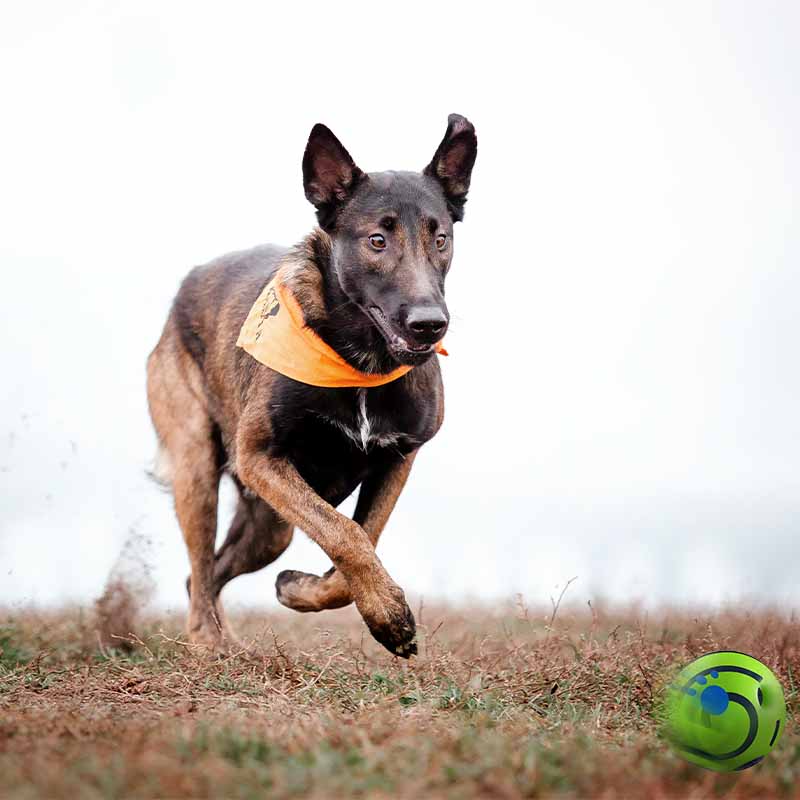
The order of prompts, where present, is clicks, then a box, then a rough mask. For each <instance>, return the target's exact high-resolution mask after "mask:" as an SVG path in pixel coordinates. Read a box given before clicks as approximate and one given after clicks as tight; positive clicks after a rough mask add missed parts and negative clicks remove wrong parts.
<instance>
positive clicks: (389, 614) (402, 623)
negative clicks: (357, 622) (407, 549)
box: [356, 583, 417, 658]
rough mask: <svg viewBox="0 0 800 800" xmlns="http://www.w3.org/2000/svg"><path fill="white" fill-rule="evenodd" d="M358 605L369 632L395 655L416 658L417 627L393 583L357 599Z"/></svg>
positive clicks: (401, 592)
mask: <svg viewBox="0 0 800 800" xmlns="http://www.w3.org/2000/svg"><path fill="white" fill-rule="evenodd" d="M356 605H357V606H358V610H359V611H360V612H361V616H362V617H363V618H364V622H365V623H366V624H367V627H368V628H369V632H370V633H371V634H372V635H373V636H374V637H375V639H376V640H377V641H378V642H380V643H381V644H382V645H383V646H384V647H385V648H386V649H387V650H388V651H389V652H390V653H391V654H392V655H395V656H400V657H401V658H408V657H409V656H414V655H416V654H417V642H416V635H417V625H416V622H415V621H414V615H413V614H412V613H411V609H410V608H409V607H408V603H406V598H405V595H404V594H403V590H402V589H401V588H400V587H399V586H397V585H396V584H393V583H390V584H389V585H387V586H381V587H380V588H379V589H378V590H377V591H376V590H374V589H373V591H371V592H368V593H366V594H362V595H361V596H360V597H358V596H357V597H356Z"/></svg>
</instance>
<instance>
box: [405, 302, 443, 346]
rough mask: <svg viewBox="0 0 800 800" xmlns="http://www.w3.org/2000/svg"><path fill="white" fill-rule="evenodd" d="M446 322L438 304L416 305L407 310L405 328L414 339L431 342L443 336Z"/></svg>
mask: <svg viewBox="0 0 800 800" xmlns="http://www.w3.org/2000/svg"><path fill="white" fill-rule="evenodd" d="M448 322H449V319H448V317H447V314H445V312H444V311H443V310H442V309H441V307H440V306H417V307H415V308H412V309H411V310H410V311H409V312H408V316H407V317H406V328H407V330H408V332H409V333H410V334H411V336H412V337H413V338H414V339H415V340H416V341H418V342H422V343H425V344H433V342H438V341H439V339H441V338H442V336H444V332H445V330H447V323H448Z"/></svg>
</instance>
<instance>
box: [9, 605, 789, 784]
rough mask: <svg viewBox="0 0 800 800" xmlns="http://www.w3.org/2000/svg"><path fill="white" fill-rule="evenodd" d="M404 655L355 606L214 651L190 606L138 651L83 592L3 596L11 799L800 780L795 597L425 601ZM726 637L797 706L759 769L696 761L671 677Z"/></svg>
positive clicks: (269, 623)
mask: <svg viewBox="0 0 800 800" xmlns="http://www.w3.org/2000/svg"><path fill="white" fill-rule="evenodd" d="M421 611H422V613H419V612H418V614H417V616H418V620H420V621H421V625H420V636H419V643H420V648H419V650H420V655H419V657H418V658H416V659H414V660H412V661H411V662H410V663H408V662H404V661H400V660H395V659H392V658H391V657H390V656H389V655H388V654H387V653H386V652H385V651H384V650H382V649H381V648H380V647H379V646H377V645H376V644H374V643H373V642H372V640H371V639H369V637H368V635H365V632H364V627H363V624H362V623H361V621H360V619H359V618H358V616H357V615H356V614H355V612H354V611H353V610H352V609H344V610H342V611H338V612H328V613H326V614H321V615H305V616H302V615H298V614H293V613H292V612H289V611H286V612H284V611H275V612H271V613H256V612H246V613H244V612H243V613H239V614H238V615H232V616H233V619H234V622H235V623H237V626H238V629H239V631H240V632H241V633H243V634H244V635H245V636H246V637H247V638H248V639H249V640H250V641H252V642H253V648H252V651H251V652H247V653H240V654H236V655H233V656H231V657H228V658H225V659H221V660H208V659H206V658H203V657H202V656H201V655H200V654H198V653H196V652H193V650H192V648H191V647H188V646H186V645H185V644H184V643H183V642H182V639H181V634H180V630H181V624H182V620H180V619H179V618H176V617H151V618H143V619H142V620H141V621H140V622H139V623H138V629H137V630H136V631H134V632H133V633H134V634H135V637H129V638H130V642H131V644H132V649H131V650H130V652H124V651H123V650H121V649H120V650H114V649H109V648H108V647H107V646H106V644H105V643H104V641H103V638H102V636H101V637H100V638H98V626H97V620H96V617H95V616H94V614H93V613H91V612H82V611H81V610H79V609H70V610H63V611H59V612H52V611H50V612H37V611H35V610H25V611H9V610H6V611H4V612H1V613H0V647H2V654H1V655H0V797H3V798H6V797H14V798H28V797H31V798H33V797H54V798H115V797H236V798H239V797H241V798H247V797H254V798H255V797H265V796H266V797H312V798H322V797H325V798H328V797H349V796H367V795H368V796H374V797H398V796H400V797H452V798H465V797H466V798H468V797H492V798H494V797H497V798H506V797H509V798H511V797H552V796H558V797H602V798H628V797H648V798H652V799H653V800H656V798H666V797H670V798H671V797H680V798H694V797H722V796H725V797H732V798H744V797H775V796H779V797H792V796H795V795H796V794H798V793H799V792H798V790H797V789H796V788H795V786H796V784H797V778H798V774H799V773H800V744H799V742H798V737H797V729H796V725H795V720H794V711H795V703H796V692H795V676H796V675H797V670H798V668H800V636H798V629H797V626H796V625H795V624H794V622H793V621H792V620H789V619H786V618H784V617H782V616H780V615H779V614H777V613H773V612H766V611H759V612H753V613H745V612H742V611H736V610H731V611H726V612H720V613H713V614H706V613H702V614H700V613H697V614H693V613H689V612H676V611H672V612H662V613H658V614H655V613H650V614H649V615H648V614H645V613H644V612H641V611H638V610H637V609H635V608H634V609H628V610H625V611H610V610H602V609H601V610H598V609H594V610H592V609H588V608H587V609H572V610H570V609H561V611H560V612H559V614H558V616H557V618H556V620H555V623H554V625H553V626H552V627H551V626H549V625H548V621H549V618H550V616H551V613H550V612H537V613H533V612H529V611H526V610H525V609H522V608H517V607H514V606H508V607H503V608H495V609H486V608H483V609H481V608H475V609H452V608H451V609H447V608H424V609H422V610H421ZM720 648H733V649H738V650H744V651H747V652H751V653H753V654H754V655H757V656H758V657H760V658H761V659H762V660H764V661H765V662H766V663H767V664H768V665H769V666H770V667H772V668H773V669H774V670H775V671H776V673H777V674H778V676H779V677H780V679H781V680H782V682H783V685H784V687H785V690H786V694H787V699H788V703H789V721H788V726H787V731H786V735H785V736H784V737H783V740H782V741H781V743H780V746H779V748H778V750H777V751H776V752H775V753H773V754H772V755H771V756H770V757H769V758H768V759H767V760H766V761H765V762H764V763H763V764H762V765H760V766H758V767H756V768H755V769H752V770H750V771H748V772H746V773H741V774H736V775H716V774H713V773H709V772H706V771H703V770H701V769H699V768H696V767H693V766H690V765H688V764H684V763H683V762H681V761H680V760H678V759H677V758H676V757H675V756H674V755H672V753H671V752H670V751H669V749H668V748H667V747H666V746H665V745H664V744H663V742H662V741H661V740H660V739H659V738H658V736H657V732H656V728H655V723H654V721H653V716H652V711H653V705H654V696H655V695H656V693H657V687H658V685H659V683H660V682H661V680H662V679H663V677H664V676H665V674H666V671H667V670H668V669H669V668H670V666H671V665H673V664H674V663H676V662H685V661H687V660H689V659H691V658H692V657H694V656H697V655H699V654H701V653H702V652H704V651H708V650H716V649H720Z"/></svg>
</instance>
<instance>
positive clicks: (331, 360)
mask: <svg viewBox="0 0 800 800" xmlns="http://www.w3.org/2000/svg"><path fill="white" fill-rule="evenodd" d="M282 272H283V270H282V269H279V270H278V272H277V273H275V276H274V277H273V278H272V280H271V281H270V282H269V283H268V284H267V285H266V286H265V287H264V290H263V291H262V292H261V294H260V295H259V296H258V300H256V302H255V303H254V304H253V307H252V308H251V309H250V313H249V314H248V315H247V319H246V320H245V322H244V325H242V330H241V332H240V333H239V339H238V341H237V342H236V345H237V346H238V347H241V348H242V349H243V350H245V351H246V352H248V353H250V355H251V356H253V358H255V359H256V361H260V362H261V363H262V364H265V365H266V366H268V367H269V368H270V369H274V370H275V371H276V372H280V373H281V374H282V375H286V376H287V377H288V378H292V379H293V380H296V381H300V382H301V383H308V384H311V385H312V386H324V387H327V388H331V389H341V388H344V387H355V386H359V387H370V386H383V384H385V383H390V382H391V381H394V380H397V379H398V378H401V377H402V376H403V375H405V374H406V373H407V372H408V371H409V370H411V369H412V367H410V366H407V365H402V366H399V367H397V369H394V370H392V371H391V372H389V373H387V374H382V375H371V374H369V373H368V372H361V371H360V370H357V369H356V368H355V367H351V366H350V364H348V363H347V362H346V361H345V360H344V359H343V358H342V357H341V356H340V355H339V354H338V353H337V352H336V351H335V350H334V349H333V348H332V347H330V346H329V345H327V344H325V342H324V341H323V340H322V339H321V338H320V337H319V336H317V334H316V333H314V331H312V330H311V328H309V327H307V326H306V323H305V318H304V316H303V309H302V308H300V304H299V303H298V302H297V299H296V298H295V297H294V295H293V294H292V293H291V290H290V289H288V288H287V287H286V286H285V285H284V284H283V281H282V278H283V275H282ZM436 352H437V353H441V354H442V355H446V354H447V353H446V351H445V349H444V347H442V344H441V342H440V343H439V344H438V345H437V347H436Z"/></svg>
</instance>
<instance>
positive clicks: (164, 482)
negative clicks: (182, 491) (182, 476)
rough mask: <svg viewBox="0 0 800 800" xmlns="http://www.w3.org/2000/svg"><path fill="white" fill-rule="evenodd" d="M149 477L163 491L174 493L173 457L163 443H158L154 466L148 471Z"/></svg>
mask: <svg viewBox="0 0 800 800" xmlns="http://www.w3.org/2000/svg"><path fill="white" fill-rule="evenodd" d="M147 476H148V477H149V478H151V479H152V480H153V481H155V482H156V483H157V484H158V485H159V486H160V487H161V488H162V489H164V490H165V491H167V492H170V491H172V477H173V468H172V456H170V454H169V450H167V448H166V447H165V446H164V443H163V442H159V443H158V450H157V451H156V455H155V458H154V459H153V465H152V467H150V469H148V470H147Z"/></svg>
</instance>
